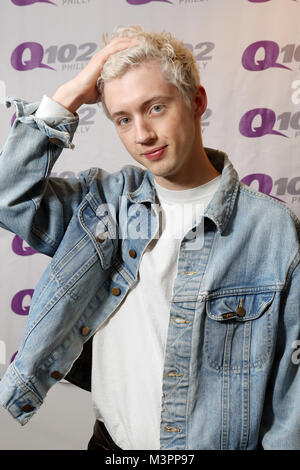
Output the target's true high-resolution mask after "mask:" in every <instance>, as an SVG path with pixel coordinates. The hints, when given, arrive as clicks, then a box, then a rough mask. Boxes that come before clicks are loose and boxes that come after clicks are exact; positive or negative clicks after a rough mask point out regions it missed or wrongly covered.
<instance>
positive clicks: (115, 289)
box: [111, 287, 121, 296]
mask: <svg viewBox="0 0 300 470" xmlns="http://www.w3.org/2000/svg"><path fill="white" fill-rule="evenodd" d="M111 293H112V295H116V296H118V295H120V294H121V290H120V289H119V288H118V287H113V288H112V290H111Z"/></svg>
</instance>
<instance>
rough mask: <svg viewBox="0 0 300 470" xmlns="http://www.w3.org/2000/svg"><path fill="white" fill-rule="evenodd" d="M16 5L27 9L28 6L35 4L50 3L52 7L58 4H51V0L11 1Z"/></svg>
mask: <svg viewBox="0 0 300 470" xmlns="http://www.w3.org/2000/svg"><path fill="white" fill-rule="evenodd" d="M11 1H12V3H13V4H14V5H17V6H18V7H25V6H26V5H33V3H50V5H55V6H57V5H56V3H54V2H51V0H11Z"/></svg>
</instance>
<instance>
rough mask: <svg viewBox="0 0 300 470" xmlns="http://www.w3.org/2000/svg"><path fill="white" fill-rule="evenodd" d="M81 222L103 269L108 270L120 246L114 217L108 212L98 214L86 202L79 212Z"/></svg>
mask: <svg viewBox="0 0 300 470" xmlns="http://www.w3.org/2000/svg"><path fill="white" fill-rule="evenodd" d="M79 221H80V224H81V226H82V227H83V229H84V231H85V232H86V233H87V234H88V236H89V238H90V240H91V242H92V243H93V245H94V248H95V250H96V252H97V253H98V256H99V258H100V263H101V266H102V268H103V269H108V268H109V267H110V266H111V264H112V259H113V255H114V251H116V250H115V249H117V244H118V240H117V235H116V222H115V220H114V218H113V216H112V215H111V214H110V213H109V211H106V210H103V211H102V213H101V215H99V214H97V213H96V212H95V211H94V210H93V208H92V207H91V205H90V204H89V203H88V202H87V201H86V202H85V204H83V206H82V207H81V208H80V210H79Z"/></svg>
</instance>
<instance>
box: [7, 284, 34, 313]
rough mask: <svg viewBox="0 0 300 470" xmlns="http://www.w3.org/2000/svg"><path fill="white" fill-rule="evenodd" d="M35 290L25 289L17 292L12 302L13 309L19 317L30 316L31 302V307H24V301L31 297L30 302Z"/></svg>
mask: <svg viewBox="0 0 300 470" xmlns="http://www.w3.org/2000/svg"><path fill="white" fill-rule="evenodd" d="M33 292H34V290H33V289H24V290H20V291H19V292H17V293H16V294H15V295H14V296H13V299H12V301H11V309H12V311H13V312H14V313H16V314H17V315H28V313H29V309H30V302H29V305H24V299H25V298H26V297H28V296H29V297H30V300H31V299H32V296H33Z"/></svg>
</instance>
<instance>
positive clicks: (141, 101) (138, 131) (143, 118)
mask: <svg viewBox="0 0 300 470" xmlns="http://www.w3.org/2000/svg"><path fill="white" fill-rule="evenodd" d="M104 99H105V103H106V107H107V109H108V111H109V113H110V116H111V118H112V121H113V123H114V124H115V126H116V129H117V132H118V134H119V136H120V138H121V141H122V142H123V144H124V145H125V147H126V149H127V150H128V152H129V153H130V155H131V156H132V157H133V158H134V159H135V160H136V161H137V162H139V163H140V164H142V165H143V166H144V167H146V168H147V169H149V170H150V171H151V172H152V173H153V175H154V177H155V179H156V181H157V182H158V183H159V184H161V185H162V186H166V187H168V180H169V181H172V183H173V184H174V183H176V181H177V180H178V181H180V178H181V177H182V174H183V173H184V176H185V179H186V176H188V172H189V171H193V170H191V168H192V166H193V165H191V164H190V163H191V162H192V160H193V158H195V157H196V153H197V152H199V148H198V147H199V140H198V139H199V133H200V130H199V119H198V117H199V116H198V117H197V116H196V113H195V107H194V106H192V109H189V107H188V106H187V104H186V103H185V101H184V99H183V97H182V95H181V93H180V92H179V90H178V89H177V88H176V87H175V86H174V85H172V84H171V83H168V82H167V81H166V80H165V78H164V76H163V74H162V72H161V66H160V64H159V63H158V62H157V61H154V60H151V61H147V62H144V63H142V64H140V65H138V66H136V67H132V68H131V69H130V70H129V71H128V72H126V73H125V74H124V75H123V76H122V77H120V78H115V79H112V80H109V81H107V82H106V83H105V85H104ZM204 109H205V107H204V108H203V110H202V112H201V114H202V113H203V112H204Z"/></svg>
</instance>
